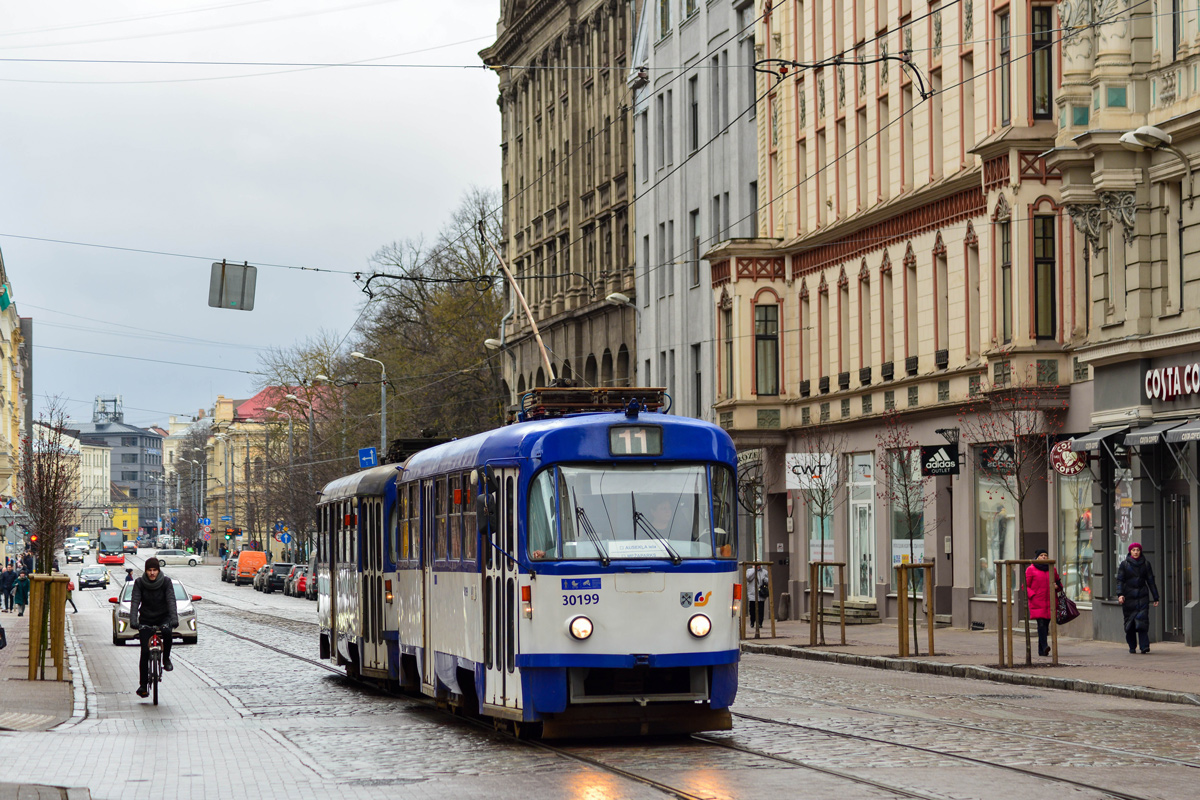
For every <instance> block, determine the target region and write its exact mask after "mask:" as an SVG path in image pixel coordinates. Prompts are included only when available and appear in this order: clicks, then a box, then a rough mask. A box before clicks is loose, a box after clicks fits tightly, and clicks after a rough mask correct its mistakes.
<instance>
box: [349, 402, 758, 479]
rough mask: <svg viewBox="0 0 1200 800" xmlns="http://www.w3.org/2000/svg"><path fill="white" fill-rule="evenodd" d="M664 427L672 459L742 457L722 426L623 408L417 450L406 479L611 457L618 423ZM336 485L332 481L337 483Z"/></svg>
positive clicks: (654, 458)
mask: <svg viewBox="0 0 1200 800" xmlns="http://www.w3.org/2000/svg"><path fill="white" fill-rule="evenodd" d="M637 424H643V425H658V426H662V427H663V428H664V429H668V430H672V431H675V432H676V435H675V437H673V438H674V441H673V442H671V443H670V448H671V449H670V456H669V457H670V458H672V459H684V460H688V459H694V460H697V461H711V460H713V459H714V457H715V458H716V459H717V460H720V461H728V462H733V461H736V459H737V455H736V451H735V449H734V446H733V440H732V439H730V437H729V434H727V433H726V432H725V431H724V430H722V429H721V428H718V427H717V426H715V425H713V424H712V423H709V422H705V421H703V420H698V419H692V418H691V417H677V416H673V415H670V414H660V413H643V414H640V415H639V416H638V417H636V418H630V417H626V416H625V415H624V414H623V413H620V412H599V413H591V414H575V415H572V416H567V417H557V418H553V419H541V420H531V421H528V422H518V423H515V424H513V425H506V426H505V427H503V428H497V429H495V430H491V431H486V432H484V433H478V434H475V435H474V436H468V437H467V438H465V439H459V440H456V441H453V442H448V443H446V444H442V445H438V446H436V447H431V448H429V449H428V450H422V451H421V452H419V453H416V454H414V455H413V456H412V457H411V458H409V459H408V461H406V462H405V464H404V471H403V480H406V481H407V480H413V479H417V478H423V477H427V476H430V475H438V474H442V473H445V472H457V471H465V470H469V469H473V468H475V467H478V466H480V465H481V464H487V463H492V462H505V461H512V460H514V459H532V460H533V461H535V462H541V461H570V460H578V459H580V458H582V459H584V460H588V459H598V460H609V459H610V458H611V455H610V454H609V450H608V429H609V428H610V427H612V426H613V425H637ZM661 459H662V456H651V457H646V456H641V457H629V458H625V457H622V458H621V460H622V461H626V460H628V461H630V462H637V461H643V462H645V461H658V460H661ZM331 485H332V484H331Z"/></svg>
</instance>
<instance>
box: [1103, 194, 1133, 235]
mask: <svg viewBox="0 0 1200 800" xmlns="http://www.w3.org/2000/svg"><path fill="white" fill-rule="evenodd" d="M1097 196H1098V197H1099V198H1100V205H1102V206H1104V210H1105V212H1107V213H1108V217H1109V219H1110V220H1112V221H1114V222H1119V223H1121V228H1123V229H1124V231H1125V241H1126V242H1130V241H1133V231H1134V228H1135V227H1136V225H1137V197H1136V196H1135V195H1134V193H1133V192H1099V193H1098V194H1097Z"/></svg>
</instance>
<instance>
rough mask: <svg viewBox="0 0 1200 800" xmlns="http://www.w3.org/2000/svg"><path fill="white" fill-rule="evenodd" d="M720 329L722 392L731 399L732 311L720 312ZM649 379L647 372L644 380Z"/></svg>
mask: <svg viewBox="0 0 1200 800" xmlns="http://www.w3.org/2000/svg"><path fill="white" fill-rule="evenodd" d="M721 327H722V328H723V329H724V332H723V334H722V337H721V349H722V351H723V352H722V364H721V366H722V367H723V368H724V374H723V375H722V376H721V377H722V378H724V383H725V385H724V392H723V394H724V395H725V397H726V398H727V399H728V398H731V397H733V309H731V308H727V309H725V310H724V311H722V312H721ZM649 379H650V375H649V370H647V375H646V380H649Z"/></svg>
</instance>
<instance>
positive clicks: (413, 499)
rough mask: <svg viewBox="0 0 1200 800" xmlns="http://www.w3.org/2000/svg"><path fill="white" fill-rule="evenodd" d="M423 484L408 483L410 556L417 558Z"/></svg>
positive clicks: (419, 544)
mask: <svg viewBox="0 0 1200 800" xmlns="http://www.w3.org/2000/svg"><path fill="white" fill-rule="evenodd" d="M420 492H421V485H420V484H419V483H410V484H409V485H408V557H409V558H412V559H417V558H419V557H420V555H421V553H420V547H421V536H420V533H419V532H420V530H421V527H420V526H421V495H420Z"/></svg>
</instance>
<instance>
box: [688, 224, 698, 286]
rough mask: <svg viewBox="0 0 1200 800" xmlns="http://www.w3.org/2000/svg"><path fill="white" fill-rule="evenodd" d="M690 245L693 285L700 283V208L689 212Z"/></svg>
mask: <svg viewBox="0 0 1200 800" xmlns="http://www.w3.org/2000/svg"><path fill="white" fill-rule="evenodd" d="M688 245H689V247H690V248H691V259H690V261H691V265H690V266H691V272H692V286H699V285H700V209H698V208H697V209H695V210H694V211H692V212H691V213H690V214H688Z"/></svg>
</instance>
